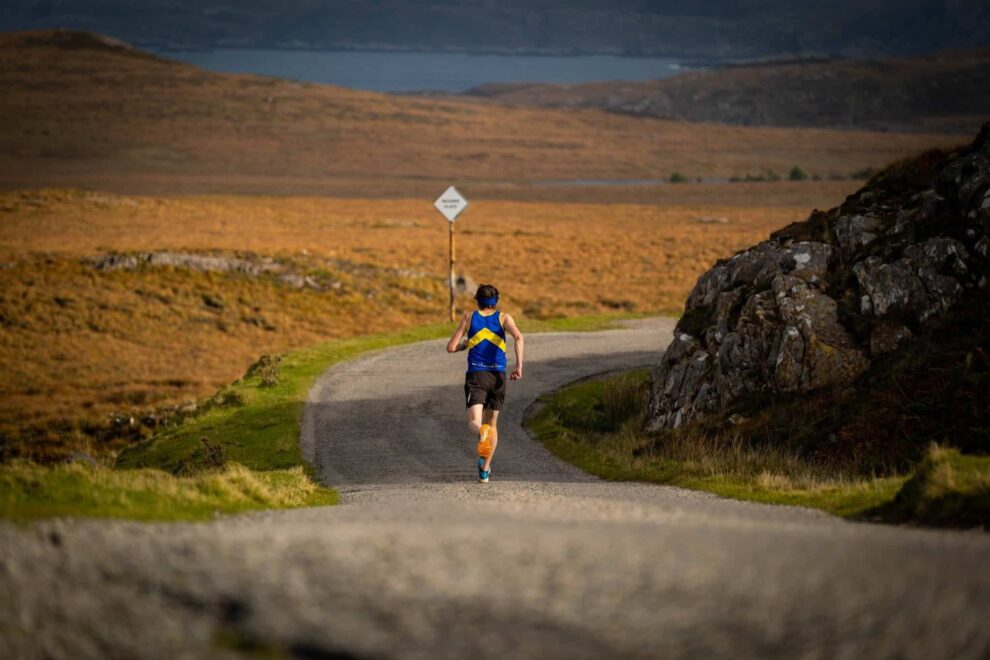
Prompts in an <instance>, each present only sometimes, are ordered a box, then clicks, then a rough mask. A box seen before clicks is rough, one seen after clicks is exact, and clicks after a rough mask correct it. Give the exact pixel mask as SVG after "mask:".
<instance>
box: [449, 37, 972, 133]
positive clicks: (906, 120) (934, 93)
mask: <svg viewBox="0 0 990 660" xmlns="http://www.w3.org/2000/svg"><path fill="white" fill-rule="evenodd" d="M465 94H466V95H467V96H471V97H475V98H486V99H489V100H493V101H497V102H499V103H506V104H512V105H532V106H543V107H552V108H601V109H604V110H609V111H611V112H618V113H622V114H628V115H636V116H645V117H662V118H667V119H684V120H687V121H705V122H718V123H723V124H734V125H740V126H818V127H833V128H860V129H863V128H866V129H872V130H912V131H947V132H960V133H966V134H969V133H972V132H973V131H975V130H976V129H978V128H979V126H980V124H981V122H982V121H983V120H985V119H987V118H990V49H982V50H970V51H955V52H946V53H940V54H938V55H933V56H930V57H924V58H915V59H877V60H849V61H845V60H827V61H801V62H787V63H777V64H763V65H752V66H734V67H725V68H721V69H716V70H712V71H702V72H695V73H686V74H683V75H680V76H676V77H674V78H668V79H665V80H657V81H649V82H601V83H587V84H578V85H549V84H538V85H533V84H521V85H485V86H481V87H477V88H475V89H472V90H469V91H468V92H466V93H465Z"/></svg>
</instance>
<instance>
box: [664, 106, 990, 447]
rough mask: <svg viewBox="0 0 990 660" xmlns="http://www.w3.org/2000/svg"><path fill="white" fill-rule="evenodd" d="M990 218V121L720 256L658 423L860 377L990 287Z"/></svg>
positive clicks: (673, 354) (675, 361)
mask: <svg viewBox="0 0 990 660" xmlns="http://www.w3.org/2000/svg"><path fill="white" fill-rule="evenodd" d="M988 228H990V124H987V125H986V126H984V128H983V130H982V131H981V133H980V135H979V137H977V139H976V141H975V142H974V143H973V144H972V145H971V146H970V147H968V148H966V149H962V150H959V151H957V152H955V153H952V154H948V155H947V154H942V153H939V152H929V153H926V154H923V155H922V156H920V157H918V158H916V159H912V160H907V161H903V162H902V163H898V164H895V165H894V166H892V167H891V168H888V169H887V170H885V171H884V172H883V173H881V174H880V175H878V176H877V177H875V178H874V179H873V180H872V181H870V183H869V184H868V185H867V187H866V188H864V189H862V190H861V191H859V192H858V193H856V194H854V195H851V196H850V197H849V198H847V199H846V201H845V203H844V204H843V205H842V206H840V207H838V208H836V209H832V210H831V211H827V212H820V211H815V212H814V213H812V215H811V217H810V218H809V219H808V220H807V221H805V222H803V223H796V224H794V225H791V226H790V227H787V228H785V229H783V230H781V231H779V232H776V233H775V234H774V235H772V236H771V237H770V239H769V240H767V241H764V242H762V243H760V244H758V245H755V246H753V247H751V248H749V249H746V250H743V251H741V252H739V253H738V254H736V255H735V256H733V257H731V258H730V259H725V260H722V261H719V262H718V263H717V264H715V266H714V267H713V268H712V269H711V270H709V271H708V272H706V273H705V274H704V275H702V276H701V277H700V278H699V279H698V282H697V284H696V285H695V287H694V289H693V290H692V291H691V294H690V296H689V297H688V300H687V303H686V306H685V312H684V316H683V317H682V319H681V321H680V322H679V324H678V327H677V330H676V331H675V338H674V341H673V343H672V344H671V345H670V347H669V348H668V350H667V352H666V353H665V354H664V356H663V358H662V360H661V362H660V364H659V365H658V366H657V367H656V368H655V369H654V373H653V390H652V395H651V399H650V405H649V410H648V418H649V424H650V426H652V427H653V428H674V427H677V426H679V425H681V424H683V423H685V422H688V421H691V420H694V419H697V418H698V417H701V416H703V415H705V414H708V413H711V412H714V411H716V410H724V409H726V408H728V407H731V406H732V404H734V403H735V402H737V401H738V400H740V399H741V398H742V397H745V396H747V395H752V394H759V393H764V394H772V393H775V392H810V391H813V390H816V389H819V388H823V387H827V386H836V385H844V384H848V383H851V382H853V381H854V380H855V379H856V378H857V377H858V376H859V375H860V374H862V373H863V372H864V371H865V370H866V369H868V368H869V367H870V365H871V362H872V360H874V359H876V358H877V357H879V356H881V355H884V354H888V353H892V352H894V351H897V350H900V349H901V348H902V347H903V346H905V345H906V344H907V343H909V342H911V341H912V340H913V339H914V337H916V336H917V335H918V334H919V333H920V332H922V331H923V330H924V328H925V327H927V326H928V325H930V324H932V323H933V322H935V321H938V320H940V319H942V318H944V317H945V315H946V314H947V313H949V311H950V310H951V309H952V308H953V306H954V305H957V304H958V303H959V301H960V300H962V299H963V298H964V297H966V295H967V292H978V293H981V294H985V292H986V289H987V272H988V255H987V252H988V233H990V232H988ZM983 297H985V296H983Z"/></svg>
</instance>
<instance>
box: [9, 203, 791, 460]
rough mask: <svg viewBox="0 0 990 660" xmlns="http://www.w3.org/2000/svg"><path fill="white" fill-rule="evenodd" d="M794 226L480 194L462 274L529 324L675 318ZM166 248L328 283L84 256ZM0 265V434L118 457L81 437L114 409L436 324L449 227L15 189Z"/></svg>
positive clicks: (261, 206) (362, 209)
mask: <svg viewBox="0 0 990 660" xmlns="http://www.w3.org/2000/svg"><path fill="white" fill-rule="evenodd" d="M802 215H803V211H802V210H801V209H798V208H791V207H786V206H777V207H767V208H732V207H719V206H715V207H701V208H688V207H661V206H652V205H634V204H625V205H623V204H607V205H606V204H546V203H524V202H509V201H479V202H476V203H474V204H473V205H472V206H471V207H470V209H469V211H467V212H466V213H465V215H464V216H462V220H461V221H459V222H458V224H457V231H458V246H459V259H458V263H459V267H458V271H459V272H460V273H463V274H466V275H467V276H469V277H470V278H472V279H473V280H474V281H475V282H483V281H494V282H495V283H496V284H497V285H498V286H499V287H500V288H501V290H502V291H503V292H504V301H505V307H506V309H508V310H509V311H510V312H513V313H515V314H516V315H518V316H519V317H520V319H522V320H523V327H525V319H527V318H529V319H533V318H537V319H545V318H551V317H558V316H574V315H584V314H595V313H602V312H633V313H649V314H655V313H660V312H666V313H676V312H677V311H678V310H679V309H680V306H681V304H682V301H683V300H684V298H685V296H686V294H687V292H688V291H689V289H690V287H691V286H692V285H693V284H694V280H695V279H696V278H697V276H698V275H699V274H700V273H701V272H703V271H704V270H705V269H707V268H708V267H709V266H710V265H711V264H712V262H714V261H715V260H716V259H717V258H720V257H724V256H727V255H730V254H732V252H734V251H735V250H737V249H740V248H742V247H744V246H746V245H749V244H751V243H753V242H755V241H758V240H760V239H762V238H764V237H766V236H767V234H768V233H769V232H770V231H772V230H774V229H776V228H778V227H780V226H782V225H784V224H787V223H788V222H791V221H793V220H796V219H798V218H800V217H801V216H802ZM713 220H714V221H713ZM162 250H168V251H173V252H190V253H196V254H218V255H221V256H227V257H236V256H238V255H239V257H240V258H243V259H248V260H252V259H253V260H255V261H258V260H261V259H263V258H270V259H274V260H275V261H276V262H277V263H279V264H282V265H284V266H285V267H287V268H291V269H292V271H293V272H297V273H299V274H301V275H309V276H312V277H313V278H314V279H315V280H317V281H318V284H319V285H318V286H316V287H309V286H303V287H297V286H292V285H290V284H287V283H285V282H283V281H281V280H279V279H278V278H277V277H275V276H271V275H264V274H262V275H247V274H243V273H237V272H230V273H218V272H200V271H197V270H194V269H189V268H183V267H152V266H147V265H145V266H141V267H139V268H136V269H131V270H109V271H103V270H99V269H97V268H95V267H94V266H93V265H92V264H91V263H90V260H91V259H93V258H96V257H99V256H101V255H105V254H107V253H111V252H150V251H162ZM0 259H2V268H0V285H2V286H0V292H2V293H0V322H2V323H3V328H4V332H3V333H2V336H0V371H2V373H4V374H5V377H4V378H3V379H2V381H0V400H2V401H3V402H4V406H3V411H2V416H0V432H2V433H5V434H7V435H8V437H20V438H21V439H22V440H23V441H24V442H28V441H30V443H33V445H34V446H35V447H36V448H39V447H40V448H43V447H45V446H49V447H53V448H55V449H57V450H59V451H61V450H63V449H65V448H66V447H69V446H75V447H76V448H77V449H87V450H92V451H97V450H99V449H101V448H102V449H104V450H105V449H108V448H114V447H118V446H121V445H120V444H119V443H120V442H125V441H130V440H133V434H129V433H128V432H127V431H128V429H127V428H125V429H122V430H121V433H119V434H118V435H117V436H114V437H115V438H116V439H111V440H110V441H109V442H108V444H107V445H106V446H102V447H96V448H94V447H93V446H92V443H91V440H92V437H93V435H94V433H95V434H97V435H98V434H100V433H104V432H105V427H106V426H107V424H108V420H109V419H110V418H111V416H112V415H114V414H123V415H124V417H125V418H126V417H129V416H131V415H135V416H138V417H139V416H140V415H141V414H143V413H144V412H146V411H149V410H153V409H155V408H158V407H162V406H171V405H179V404H185V403H188V402H190V401H194V400H196V399H199V398H202V397H205V396H208V395H210V394H212V393H213V392H214V391H215V390H216V389H217V388H218V387H219V386H220V385H222V384H223V383H226V382H229V381H230V380H232V379H234V378H237V377H238V376H240V375H241V374H243V372H244V370H245V368H246V367H247V366H248V365H249V364H251V363H252V362H253V361H254V360H256V359H257V358H258V357H259V356H260V355H261V354H263V353H276V352H281V351H284V350H287V349H289V348H292V347H300V346H305V345H309V344H312V343H315V342H318V341H324V340H328V339H339V338H345V337H351V336H355V335H358V334H366V333H371V332H381V331H387V330H391V329H399V328H406V327H411V326H414V325H420V324H424V323H430V322H435V321H441V320H443V319H444V318H445V308H446V285H445V283H444V275H445V272H446V264H447V226H446V222H445V221H444V220H443V218H442V217H440V216H439V214H437V212H436V211H435V210H434V209H433V208H432V206H431V205H430V204H429V202H428V201H424V200H374V201H372V200H355V199H332V198H269V197H237V196H208V197H179V198H159V197H127V196H118V195H110V194H106V193H91V192H80V191H65V190H44V191H34V192H24V191H22V192H10V193H3V194H0ZM469 302H470V301H469V297H468V296H462V298H461V301H460V304H461V306H462V308H463V307H464V306H466V305H468V304H469ZM107 433H109V432H107ZM111 435H112V433H111ZM115 443H116V444H115ZM32 451H33V450H32ZM37 451H38V452H39V456H40V457H44V454H45V450H44V449H37Z"/></svg>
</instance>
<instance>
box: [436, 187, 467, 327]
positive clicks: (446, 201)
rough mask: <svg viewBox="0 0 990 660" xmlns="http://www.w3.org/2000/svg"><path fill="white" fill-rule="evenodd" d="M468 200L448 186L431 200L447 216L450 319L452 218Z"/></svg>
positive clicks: (454, 317) (453, 313) (452, 314)
mask: <svg viewBox="0 0 990 660" xmlns="http://www.w3.org/2000/svg"><path fill="white" fill-rule="evenodd" d="M467 205H468V201H467V200H466V199H464V197H463V196H462V195H461V193H459V192H457V188H455V187H454V186H450V187H449V188H447V189H446V190H445V191H443V194H442V195H440V196H439V197H437V199H436V201H434V202H433V206H435V207H436V209H437V210H438V211H440V213H442V214H443V217H445V218H447V224H448V225H449V227H450V275H449V280H450V281H449V284H450V320H451V321H455V320H457V310H456V309H454V288H455V285H456V284H457V282H455V281H454V277H455V275H454V259H455V257H456V253H455V252H454V220H456V219H457V216H459V215H460V214H461V212H462V211H464V209H466V208H467Z"/></svg>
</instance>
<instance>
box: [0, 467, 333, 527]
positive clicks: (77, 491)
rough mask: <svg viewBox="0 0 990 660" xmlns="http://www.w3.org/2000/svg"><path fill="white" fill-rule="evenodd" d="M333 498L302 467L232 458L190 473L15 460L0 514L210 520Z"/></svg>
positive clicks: (6, 475) (2, 479)
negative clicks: (267, 467) (264, 467)
mask: <svg viewBox="0 0 990 660" xmlns="http://www.w3.org/2000/svg"><path fill="white" fill-rule="evenodd" d="M336 503H337V494H336V493H335V492H334V491H333V490H330V489H327V488H321V487H320V486H318V485H317V484H316V483H314V482H313V481H312V480H311V479H310V478H309V477H308V476H306V474H305V472H304V471H303V469H302V468H301V467H296V468H291V469H288V470H271V471H267V472H260V471H252V470H248V469H247V468H245V467H243V466H241V465H237V464H230V465H227V466H226V467H225V468H223V469H219V470H211V471H205V472H200V473H199V474H195V475H192V476H187V477H176V476H174V475H171V474H168V473H167V472H163V471H161V470H152V469H145V470H111V469H109V468H105V467H89V466H86V465H81V464H78V463H76V464H71V465H58V466H54V467H43V466H39V465H35V464H31V463H12V464H10V465H5V466H4V467H3V469H2V470H0V517H3V518H8V519H13V520H29V519H32V518H39V517H51V516H70V515H71V516H86V517H96V518H131V519H134V520H208V519H210V518H212V517H214V516H215V515H217V514H229V513H240V512H243V511H251V510H256V509H271V508H288V507H300V506H325V505H330V504H336Z"/></svg>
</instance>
